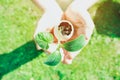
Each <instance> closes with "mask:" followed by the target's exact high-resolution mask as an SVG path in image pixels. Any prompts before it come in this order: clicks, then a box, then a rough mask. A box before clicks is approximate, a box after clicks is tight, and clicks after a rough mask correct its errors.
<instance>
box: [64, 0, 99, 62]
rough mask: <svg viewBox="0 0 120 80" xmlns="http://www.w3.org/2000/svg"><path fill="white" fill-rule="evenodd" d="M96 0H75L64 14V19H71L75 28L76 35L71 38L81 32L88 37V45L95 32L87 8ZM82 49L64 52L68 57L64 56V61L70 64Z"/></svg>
mask: <svg viewBox="0 0 120 80" xmlns="http://www.w3.org/2000/svg"><path fill="white" fill-rule="evenodd" d="M86 1H87V2H86ZM96 1H97V0H74V1H73V2H72V3H71V4H70V6H69V7H68V8H67V10H66V11H65V14H64V19H66V20H68V21H70V22H71V23H72V24H73V26H74V30H75V31H74V35H73V36H72V38H71V39H70V40H73V39H75V38H77V37H78V36H79V35H80V34H84V35H85V37H86V45H87V44H88V42H89V40H90V38H91V35H92V33H93V29H94V23H93V21H92V18H91V16H90V14H89V13H88V11H87V10H88V8H89V7H91V6H92V5H93V4H94V3H95V2H96ZM81 50H82V49H81ZM81 50H79V51H76V52H67V53H64V54H65V56H66V58H64V62H65V63H68V64H70V63H71V61H72V59H73V58H75V56H77V55H78V54H79V53H80V51H81ZM64 52H65V51H64ZM70 56H71V58H69V57H70Z"/></svg>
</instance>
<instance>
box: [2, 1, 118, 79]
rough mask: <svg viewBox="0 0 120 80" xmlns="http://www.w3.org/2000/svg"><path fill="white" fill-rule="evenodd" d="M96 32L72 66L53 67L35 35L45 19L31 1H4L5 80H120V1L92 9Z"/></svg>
mask: <svg viewBox="0 0 120 80" xmlns="http://www.w3.org/2000/svg"><path fill="white" fill-rule="evenodd" d="M89 12H90V13H91V16H92V17H93V20H94V22H95V26H96V27H95V30H94V33H93V35H92V38H91V40H90V42H89V44H88V45H87V46H86V47H85V48H84V49H83V51H82V52H81V53H80V54H79V55H78V56H77V57H76V58H75V59H74V61H73V63H72V64H71V65H65V64H62V63H60V64H59V65H58V66H56V67H49V66H47V65H45V64H44V63H43V62H44V60H45V56H46V55H44V54H42V53H43V52H42V51H37V50H36V48H35V44H34V42H33V40H32V39H33V38H32V37H33V33H34V30H35V25H36V23H37V20H39V18H40V17H41V16H42V11H41V10H39V9H38V8H37V7H36V6H35V5H34V4H33V3H32V2H31V1H30V0H14V1H13V0H0V79H1V80H120V49H119V48H120V1H119V0H108V1H104V0H101V1H100V3H98V4H95V5H94V6H93V7H91V8H90V10H89Z"/></svg>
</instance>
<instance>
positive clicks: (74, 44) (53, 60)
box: [35, 32, 85, 66]
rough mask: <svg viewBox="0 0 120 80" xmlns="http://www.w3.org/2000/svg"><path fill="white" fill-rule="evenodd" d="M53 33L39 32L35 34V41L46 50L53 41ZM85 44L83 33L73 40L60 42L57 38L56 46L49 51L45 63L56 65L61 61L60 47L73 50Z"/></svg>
mask: <svg viewBox="0 0 120 80" xmlns="http://www.w3.org/2000/svg"><path fill="white" fill-rule="evenodd" d="M53 40H54V38H53V35H52V34H51V33H48V32H40V33H38V34H37V35H36V36H35V42H36V43H37V44H38V45H39V46H40V47H41V48H42V49H43V50H47V49H48V48H49V44H51V43H53ZM84 45H85V37H84V35H80V36H79V37H77V38H76V39H74V40H71V41H68V42H66V43H64V44H61V43H60V41H59V40H58V48H57V49H56V50H55V51H54V52H53V53H51V54H50V55H49V56H48V58H47V60H46V61H45V64H47V65H49V66H56V65H57V64H58V63H59V62H60V61H61V58H62V56H61V53H60V48H64V49H65V50H67V51H70V52H74V51H78V50H80V49H82V48H83V47H84Z"/></svg>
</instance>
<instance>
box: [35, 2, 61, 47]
mask: <svg viewBox="0 0 120 80" xmlns="http://www.w3.org/2000/svg"><path fill="white" fill-rule="evenodd" d="M33 2H34V3H35V4H36V5H37V6H38V7H39V8H42V9H43V11H44V14H43V16H42V17H41V18H40V20H39V21H38V23H37V28H36V30H35V33H34V37H35V35H36V34H38V33H39V32H43V31H46V30H49V29H52V28H53V27H54V26H55V25H56V24H58V23H59V21H60V20H61V17H62V14H63V12H62V10H61V8H60V7H59V5H58V4H57V3H56V1H55V0H33ZM49 31H50V30H49ZM37 49H40V47H38V46H37Z"/></svg>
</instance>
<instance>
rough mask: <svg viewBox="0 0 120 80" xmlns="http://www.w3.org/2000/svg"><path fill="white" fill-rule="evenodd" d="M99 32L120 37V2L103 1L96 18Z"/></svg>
mask: <svg viewBox="0 0 120 80" xmlns="http://www.w3.org/2000/svg"><path fill="white" fill-rule="evenodd" d="M94 22H95V25H96V29H97V32H98V33H100V34H104V35H108V36H110V37H120V4H119V3H116V2H113V0H107V1H106V2H104V3H101V4H100V5H99V7H98V9H97V11H96V15H95V18H94Z"/></svg>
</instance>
